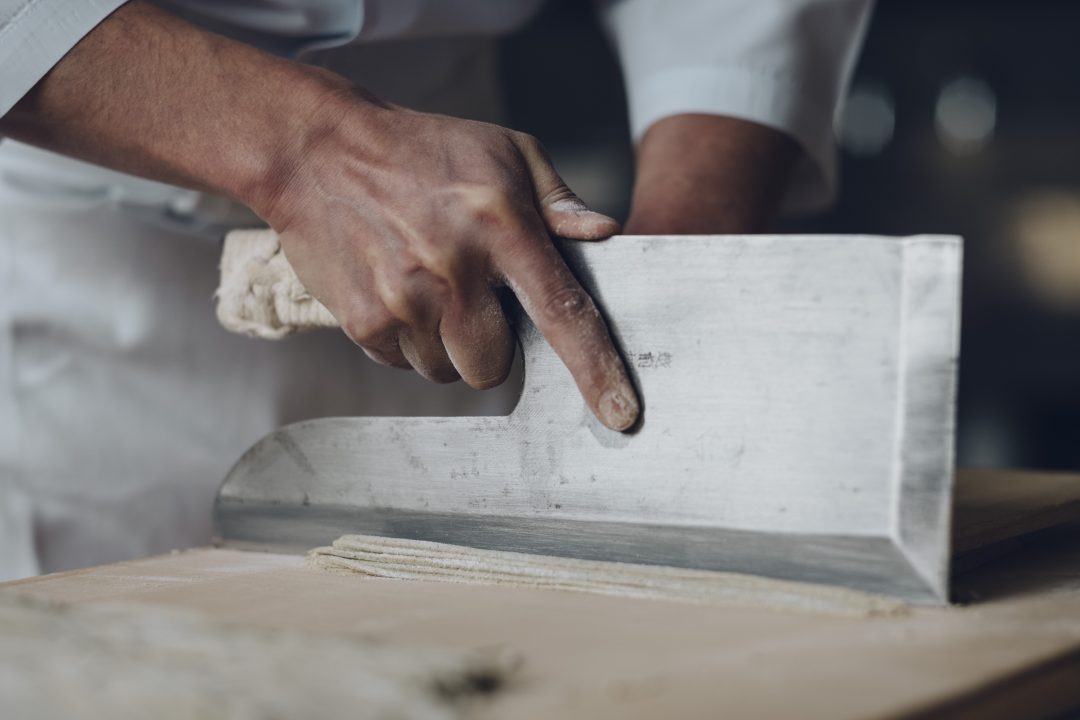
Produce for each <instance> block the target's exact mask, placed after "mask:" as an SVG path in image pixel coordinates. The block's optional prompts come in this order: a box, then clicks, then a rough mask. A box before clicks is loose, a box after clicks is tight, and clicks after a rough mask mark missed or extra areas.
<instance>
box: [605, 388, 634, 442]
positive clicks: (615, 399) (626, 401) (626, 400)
mask: <svg viewBox="0 0 1080 720" xmlns="http://www.w3.org/2000/svg"><path fill="white" fill-rule="evenodd" d="M638 412H640V408H639V407H638V402H637V398H635V397H634V396H633V395H627V393H625V392H624V391H622V390H618V389H611V390H608V391H607V392H605V393H604V394H603V395H601V396H600V414H601V416H602V418H601V419H602V420H603V421H604V424H605V425H607V426H608V427H609V428H611V429H612V430H618V431H619V432H622V431H623V430H626V429H627V428H629V427H630V426H631V425H633V424H634V421H635V420H637V416H638Z"/></svg>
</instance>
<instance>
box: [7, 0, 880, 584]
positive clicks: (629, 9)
mask: <svg viewBox="0 0 1080 720" xmlns="http://www.w3.org/2000/svg"><path fill="white" fill-rule="evenodd" d="M541 3H542V0H160V2H159V4H160V5H162V6H165V7H166V8H168V9H170V10H172V11H175V12H177V13H179V14H181V15H183V16H185V17H187V18H188V19H191V20H193V21H195V22H199V23H202V24H204V25H206V26H208V27H210V28H212V29H214V30H217V31H220V32H223V33H226V34H230V35H232V36H234V37H237V38H238V39H241V40H244V41H246V42H250V43H252V44H256V45H258V46H260V47H263V48H264V49H267V50H270V51H272V52H276V53H279V54H283V55H297V54H298V53H300V52H301V51H303V50H308V49H313V48H326V47H334V46H340V45H346V44H350V43H370V41H373V40H380V41H386V40H401V39H408V38H417V37H427V38H435V39H434V40H433V41H432V42H433V43H434V45H433V49H432V48H428V50H427V52H433V53H434V56H433V58H429V59H425V60H424V61H423V62H421V63H420V67H418V68H416V67H414V70H413V72H411V73H409V72H406V71H404V70H403V69H402V65H403V64H404V63H403V62H401V61H400V55H399V61H398V62H395V63H390V65H391V70H395V69H396V70H397V71H399V72H401V74H402V75H406V74H407V75H410V76H411V77H409V78H402V81H403V82H404V81H410V82H412V83H413V84H414V85H415V84H416V83H417V82H419V84H420V85H424V84H425V82H426V83H427V87H425V88H422V90H421V92H420V93H419V94H417V95H415V96H416V97H417V98H420V97H423V98H426V99H427V100H431V99H432V97H431V96H432V95H433V94H434V93H436V92H437V89H438V88H437V86H439V85H447V86H452V87H454V88H455V90H454V92H455V93H457V92H462V91H459V90H458V89H456V88H458V87H459V86H463V85H468V84H469V82H473V83H474V84H478V85H480V84H483V80H484V79H483V78H477V77H471V76H473V75H477V74H478V73H477V71H476V68H477V67H483V64H482V63H481V64H479V65H478V64H477V63H476V62H471V61H470V62H468V63H462V62H458V61H457V60H460V58H462V57H464V56H466V55H468V54H469V53H470V52H472V50H470V49H469V48H468V47H467V46H466V45H462V44H458V43H456V42H455V40H454V39H453V38H451V37H448V36H455V35H457V36H460V35H474V36H475V35H494V34H499V33H503V32H507V31H509V30H511V29H513V28H515V27H517V26H519V25H520V24H522V23H524V22H525V21H526V20H528V18H529V17H530V16H531V15H532V14H533V13H534V12H535V11H536V10H537V8H538V6H539V5H540V4H541ZM122 4H123V0H0V114H3V113H6V112H7V111H8V110H9V109H10V108H11V107H12V105H14V104H15V103H16V102H17V101H18V100H19V98H21V97H22V96H23V95H24V94H25V93H26V92H27V91H28V90H29V89H30V88H31V87H33V85H34V84H35V83H36V82H37V81H38V80H39V79H40V78H41V77H42V76H44V74H45V73H46V72H48V70H49V69H50V68H51V67H52V66H53V65H54V64H55V63H56V62H58V61H59V60H60V59H61V58H62V57H63V55H64V54H65V53H66V52H67V51H68V50H69V49H70V48H71V47H72V46H74V44H75V43H76V42H78V40H79V39H80V38H81V37H82V36H83V35H85V34H86V33H87V32H89V31H90V30H92V29H93V28H94V26H95V25H96V24H97V23H99V22H100V21H101V20H102V19H104V18H105V17H107V16H108V14H109V13H110V12H112V11H113V10H115V9H116V8H118V7H119V6H120V5H122ZM596 5H597V7H598V9H599V11H600V12H601V13H602V20H603V23H604V26H605V28H606V29H607V30H608V32H609V33H610V35H611V37H612V39H613V41H614V43H615V45H616V48H617V50H618V54H619V58H620V60H621V63H622V67H623V72H624V77H625V83H626V87H627V95H628V99H629V108H628V111H629V116H630V124H631V128H632V130H633V134H634V137H635V138H640V137H641V136H642V134H643V133H644V132H645V130H647V129H648V127H649V126H650V125H651V124H652V123H654V122H656V121H657V120H659V119H661V118H663V117H667V116H670V115H675V114H679V113H688V112H693V113H711V114H719V115H726V116H730V117H737V118H742V119H746V120H751V121H754V122H758V123H761V124H764V125H767V126H770V127H773V128H776V129H778V130H781V131H783V132H785V133H787V134H789V135H790V136H791V137H793V138H794V139H795V140H796V141H797V142H798V143H799V145H800V146H801V147H802V149H803V151H804V152H803V157H802V160H801V162H800V165H799V167H798V170H797V175H796V180H795V182H794V184H793V186H792V189H791V192H790V193H789V195H788V197H787V207H788V208H789V209H799V208H808V207H813V206H815V205H819V204H821V203H822V202H824V201H826V200H827V199H828V198H829V196H830V195H831V193H832V189H833V187H834V185H835V157H834V155H835V148H834V144H833V133H832V127H833V118H834V116H835V115H836V113H837V111H838V104H839V100H840V98H841V96H842V95H843V93H844V90H845V85H846V82H847V78H848V75H849V73H850V70H851V66H852V64H853V61H854V57H855V54H856V52H857V49H858V46H859V44H860V42H861V37H862V33H863V30H864V26H865V24H866V21H867V18H868V14H869V10H870V5H871V0H598V1H597V2H596ZM440 43H441V44H440ZM389 45H391V44H389V43H379V44H378V45H377V47H387V48H388V47H389ZM372 47H376V46H372ZM364 49H365V50H366V49H367V48H366V47H365V48H364ZM455 59H457V60H455ZM375 65H379V64H378V63H375ZM384 65H385V64H384ZM454 68H458V69H463V68H468V73H469V75H470V77H454ZM464 72H465V71H464V70H461V72H460V73H459V75H462V74H464ZM360 80H361V81H362V82H366V81H367V78H360ZM369 84H370V83H369ZM374 85H375V86H379V85H382V86H384V87H387V88H388V89H389V90H390V91H391V92H392V91H393V90H396V87H394V83H390V84H387V82H386V78H382V81H381V82H375V83H374ZM464 94H465V95H468V94H469V93H468V92H465V93H464ZM390 99H392V100H395V101H398V102H402V103H403V104H410V102H409V101H410V96H409V93H407V92H406V93H404V94H401V95H398V96H396V97H395V96H391V97H390ZM420 104H421V105H423V104H425V103H424V102H422V101H421V102H420ZM427 104H429V105H430V104H432V103H427ZM433 104H434V106H435V107H432V108H428V109H440V108H445V107H447V104H446V103H442V104H441V106H440V103H438V102H434V103H433ZM450 107H453V103H451V104H450ZM480 115H481V117H483V113H480ZM485 119H493V117H492V116H491V114H490V113H488V115H487V117H486V118H485ZM237 222H244V220H243V219H238V216H237V214H236V209H235V208H234V207H232V206H231V205H230V204H228V203H223V202H219V201H216V200H215V199H213V198H207V197H205V196H202V195H200V194H198V193H194V192H191V191H185V190H180V189H177V188H173V187H170V186H168V185H162V184H160V183H153V182H149V181H146V180H141V179H137V178H133V177H130V176H126V175H123V174H120V173H115V172H111V171H107V170H103V169H100V168H96V167H93V166H90V165H87V164H85V163H80V162H77V161H74V160H70V159H67V158H61V157H59V156H56V155H52V154H49V153H45V152H43V151H40V150H37V149H34V148H29V147H26V146H23V145H20V144H18V143H14V142H10V141H4V142H3V143H0V579H4V578H6V577H16V576H20V575H27V574H32V573H34V572H37V571H40V570H54V569H63V568H67V567H75V566H79V565H86V564H92V563H99V562H106V561H111V560H118V559H124V558H126V557H135V556H138V555H143V554H148V553H151V552H161V551H164V550H167V549H169V548H172V547H182V546H189V545H193V544H199V543H204V542H206V540H207V539H208V535H209V527H208V518H209V515H210V507H211V502H212V497H213V492H214V489H215V487H216V485H217V483H218V481H219V480H220V478H221V477H222V476H223V474H224V471H225V470H226V469H227V467H228V463H229V462H230V461H231V460H232V459H234V458H235V457H237V456H238V455H239V454H240V452H241V451H242V450H244V449H245V447H246V445H247V444H249V443H250V442H252V441H253V440H254V439H256V438H257V437H258V436H260V435H261V434H263V433H265V432H268V431H269V430H271V429H272V428H273V427H275V426H276V425H277V424H279V423H280V422H282V421H283V420H286V419H289V418H290V417H295V416H297V415H299V416H304V415H311V414H335V413H336V414H363V413H364V412H365V411H371V410H373V409H374V411H375V412H378V411H379V410H382V411H385V410H386V408H385V407H380V406H377V403H376V407H374V408H373V407H372V404H371V403H370V402H368V403H367V404H364V403H363V402H359V401H353V400H352V399H351V398H360V397H361V396H364V393H365V389H367V393H368V395H370V388H371V387H372V386H373V385H374V384H385V377H383V376H378V377H377V378H375V377H373V375H372V373H375V374H377V373H378V372H382V370H383V369H381V368H380V369H375V368H374V366H371V365H370V364H368V365H362V363H364V362H366V361H364V360H361V359H359V355H358V353H356V352H355V350H354V349H352V348H349V347H347V343H340V342H339V345H338V346H335V347H328V346H326V345H327V343H328V342H329V343H331V344H333V341H328V340H326V339H325V338H323V339H321V340H318V341H312V340H304V341H297V342H294V341H290V343H287V344H286V345H288V346H289V347H285V348H283V347H273V348H271V347H269V346H267V345H263V344H252V342H254V341H249V340H247V339H244V338H234V337H227V336H226V335H225V333H224V332H223V331H221V330H220V329H219V328H217V327H215V326H214V324H213V319H212V316H211V313H210V308H209V294H210V290H211V288H212V287H213V283H214V278H215V275H216V273H215V264H216V263H215V258H216V254H217V246H216V244H214V243H213V242H207V241H206V239H205V238H204V239H198V238H196V237H194V236H193V235H192V234H191V232H190V231H191V230H200V229H206V227H207V226H213V227H214V228H217V227H220V226H229V225H231V224H233V223H237ZM338 340H339V341H340V338H338ZM305 343H306V344H305ZM354 363H355V365H354ZM312 368H319V372H318V373H312V372H311V369H312ZM388 372H389V371H388ZM313 375H314V376H315V377H312V376H313ZM406 384H407V383H406ZM397 385H398V386H399V387H402V382H401V381H399V382H398V383H397ZM419 387H420V386H419V385H418V384H417V385H414V386H409V387H408V388H405V389H403V390H401V391H400V392H404V393H410V392H411V393H413V394H417V393H420V392H424V393H425V396H426V394H431V395H437V394H438V393H440V392H442V393H445V392H446V391H445V390H443V389H436V388H434V387H432V388H431V389H430V390H427V389H426V388H425V389H424V390H420V389H418V388H419ZM364 397H365V398H366V396H364ZM446 397H447V398H451V396H450V395H447V396H446ZM460 400H461V396H453V401H454V402H459V401H460ZM466 402H472V400H470V399H468V398H467V399H466ZM482 405H483V404H482V403H480V404H477V403H475V402H474V403H473V409H474V410H481V411H482V409H483V408H482ZM320 410H321V412H320ZM290 412H291V414H290Z"/></svg>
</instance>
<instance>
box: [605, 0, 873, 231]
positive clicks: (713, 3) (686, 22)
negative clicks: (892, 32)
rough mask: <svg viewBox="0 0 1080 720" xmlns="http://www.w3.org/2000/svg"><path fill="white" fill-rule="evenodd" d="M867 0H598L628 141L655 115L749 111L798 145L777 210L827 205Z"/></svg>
mask: <svg viewBox="0 0 1080 720" xmlns="http://www.w3.org/2000/svg"><path fill="white" fill-rule="evenodd" d="M872 4H873V0H678V1H677V2H673V1H672V0H601V2H600V6H601V9H602V12H603V21H604V24H605V26H606V28H607V30H608V31H609V33H610V34H611V35H612V36H613V38H614V41H615V44H616V48H617V50H618V53H619V58H620V60H621V63H622V68H623V75H624V78H625V81H626V90H627V96H628V99H629V105H630V108H629V111H630V126H631V129H632V131H633V134H634V139H635V141H637V140H640V139H641V137H642V135H644V133H645V131H646V130H647V129H648V128H649V126H650V125H652V124H653V123H655V122H656V121H657V120H660V119H661V118H664V117H668V116H671V115H678V114H683V113H706V114H714V115H725V116H728V117H734V118H740V119H743V120H750V121H752V122H756V123H760V124H762V125H767V126H769V127H772V128H775V129H777V130H780V131H782V132H784V133H787V134H788V135H790V136H791V137H793V138H794V139H795V140H796V141H797V142H798V143H799V145H800V146H801V147H802V148H803V150H804V156H803V159H802V160H801V161H800V163H799V166H798V168H797V169H796V173H795V178H794V182H793V183H792V187H791V190H790V192H789V194H788V196H787V198H786V201H785V204H784V206H785V209H786V210H788V211H793V212H799V211H806V210H810V209H814V208H818V207H821V206H822V205H824V204H827V203H828V202H829V201H830V200H831V199H832V196H833V194H834V192H835V186H836V146H835V139H834V134H833V123H834V117H835V116H836V114H837V113H838V111H839V106H840V102H841V100H842V98H843V95H844V94H845V93H846V90H847V83H848V79H849V77H850V74H851V69H852V66H853V65H854V63H855V59H856V57H857V55H858V51H859V47H860V45H861V43H862V36H863V33H864V30H865V27H866V23H867V20H868V18H869V16H870V10H871V7H872Z"/></svg>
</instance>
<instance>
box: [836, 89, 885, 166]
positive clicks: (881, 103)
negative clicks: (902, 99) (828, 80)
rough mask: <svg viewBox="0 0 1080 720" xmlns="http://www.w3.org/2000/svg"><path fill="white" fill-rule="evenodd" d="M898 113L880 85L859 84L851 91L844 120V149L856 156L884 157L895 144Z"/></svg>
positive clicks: (842, 143) (842, 131) (842, 135)
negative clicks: (886, 150)
mask: <svg viewBox="0 0 1080 720" xmlns="http://www.w3.org/2000/svg"><path fill="white" fill-rule="evenodd" d="M895 127H896V109H895V104H894V103H893V98H892V95H891V94H890V93H889V91H888V89H887V88H886V87H885V86H884V85H881V84H879V83H875V82H864V83H859V84H857V85H856V86H855V87H853V88H852V89H851V93H850V94H849V95H848V99H847V102H846V103H845V105H844V112H843V115H842V116H841V118H840V127H839V128H838V131H837V135H838V137H839V139H840V145H841V147H843V148H844V149H845V150H847V151H848V152H849V153H851V154H852V155H856V156H858V157H872V156H874V155H880V154H881V152H882V151H883V150H885V148H886V147H888V145H889V143H890V142H892V138H893V130H894V129H895Z"/></svg>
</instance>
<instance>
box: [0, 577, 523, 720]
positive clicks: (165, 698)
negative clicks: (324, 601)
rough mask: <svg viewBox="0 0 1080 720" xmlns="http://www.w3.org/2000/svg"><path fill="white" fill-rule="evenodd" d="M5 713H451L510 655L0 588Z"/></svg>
mask: <svg viewBox="0 0 1080 720" xmlns="http://www.w3.org/2000/svg"><path fill="white" fill-rule="evenodd" d="M0 637H2V638H3V641H2V642H0V698H3V703H2V705H3V712H2V713H0V714H2V715H3V717H5V718H20V719H22V720H35V719H38V718H40V719H42V720H44V719H46V718H69V719H71V718H74V719H87V720H125V719H127V718H131V719H132V720H135V719H139V720H142V719H143V718H155V720H172V719H174V718H175V719H176V720H181V719H184V720H189V719H190V718H200V720H272V719H275V720H276V719H277V718H309V719H316V720H318V719H320V718H325V719H326V720H330V719H331V718H333V719H335V720H339V719H340V718H351V717H364V718H385V719H387V720H390V719H393V720H405V719H407V720H452V719H453V718H458V717H462V716H464V715H465V714H466V713H467V711H468V708H469V704H468V703H467V700H468V699H470V698H472V697H475V696H477V695H481V694H484V693H487V692H490V691H491V690H493V689H495V688H497V687H499V686H500V685H501V684H502V681H503V680H504V679H505V678H506V677H507V676H509V675H510V674H511V672H512V670H513V667H514V665H515V663H514V661H513V659H512V657H511V656H509V655H499V654H496V653H494V652H493V653H474V652H468V651H463V650H456V649H450V648H445V647H427V646H422V647H419V646H418V647H402V646H392V645H386V644H380V643H376V642H373V641H372V642H367V641H362V640H357V639H355V638H353V639H349V638H347V637H336V636H329V635H319V634H315V633H310V632H302V631H297V630H286V629H279V628H257V627H250V626H239V625H228V624H224V623H213V622H211V621H209V620H206V619H204V618H203V617H202V616H200V615H196V614H193V613H186V612H183V611H180V610H176V609H163V608H150V607H146V606H139V605H106V606H101V605H99V606H92V605H86V606H70V605H66V604H62V603H56V602H50V601H44V600H41V599H32V598H30V597H28V596H20V595H18V594H15V593H13V592H6V593H0Z"/></svg>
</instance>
